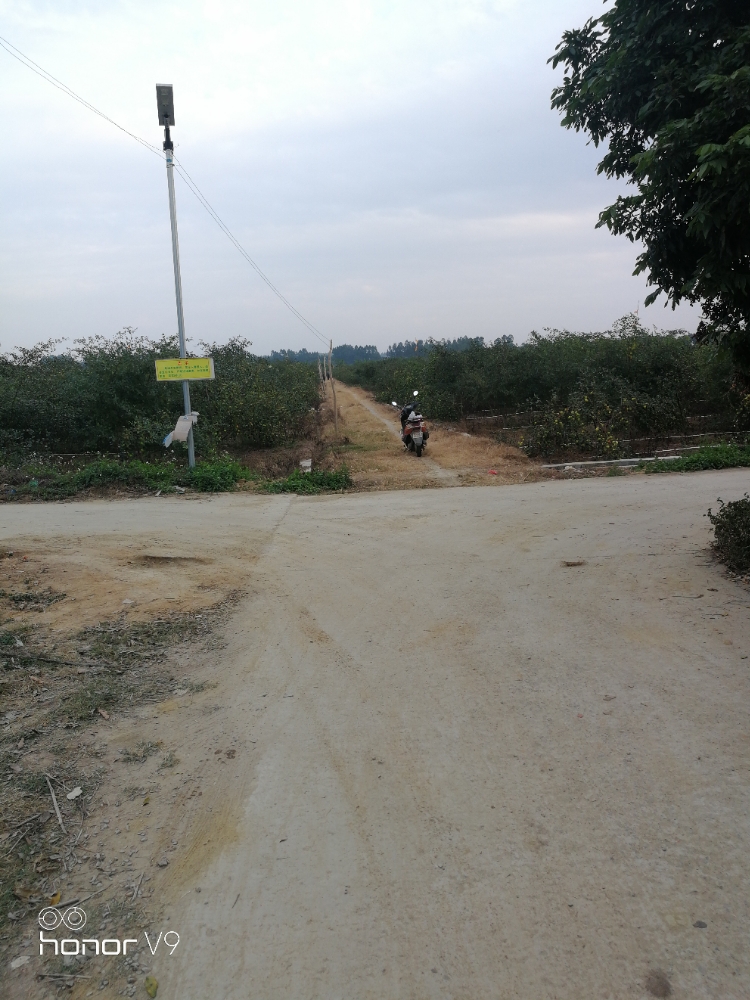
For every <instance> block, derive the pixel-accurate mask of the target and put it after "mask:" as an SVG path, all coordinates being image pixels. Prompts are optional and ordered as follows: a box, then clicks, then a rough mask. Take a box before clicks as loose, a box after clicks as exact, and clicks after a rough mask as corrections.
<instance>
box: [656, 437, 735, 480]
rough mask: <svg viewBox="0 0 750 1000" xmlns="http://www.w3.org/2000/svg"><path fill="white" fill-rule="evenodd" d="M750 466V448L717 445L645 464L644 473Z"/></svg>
mask: <svg viewBox="0 0 750 1000" xmlns="http://www.w3.org/2000/svg"><path fill="white" fill-rule="evenodd" d="M742 466H745V467H746V466H750V448H748V447H739V446H738V445H736V444H717V445H711V446H708V447H706V448H699V449H698V450H697V451H693V452H690V453H689V454H687V455H683V456H682V457H681V458H673V459H670V460H669V461H666V462H665V461H663V460H657V461H656V462H648V463H645V462H644V463H643V471H644V472H648V473H654V472H700V471H701V470H703V469H733V468H737V467H742Z"/></svg>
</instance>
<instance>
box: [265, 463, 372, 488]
mask: <svg viewBox="0 0 750 1000" xmlns="http://www.w3.org/2000/svg"><path fill="white" fill-rule="evenodd" d="M351 486H352V477H351V475H350V474H349V470H348V469H347V467H346V466H345V465H342V466H341V468H339V469H336V470H335V472H328V471H326V470H325V469H313V470H312V471H311V472H300V470H299V469H295V470H294V472H292V473H291V474H290V475H288V476H287V477H286V479H274V480H271V481H270V482H268V483H265V484H264V485H263V487H262V488H263V489H264V490H265V491H266V492H267V493H323V492H324V491H331V492H333V491H339V490H347V489H349V488H350V487H351Z"/></svg>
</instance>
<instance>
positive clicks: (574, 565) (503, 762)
mask: <svg viewBox="0 0 750 1000" xmlns="http://www.w3.org/2000/svg"><path fill="white" fill-rule="evenodd" d="M746 485H747V473H746V471H727V472H722V473H699V474H694V475H690V476H659V477H656V476H654V477H645V476H633V477H629V478H622V479H590V480H584V481H582V482H558V481H556V482H547V483H532V484H525V485H519V486H515V487H507V488H504V489H497V488H494V489H489V488H487V489H482V488H476V489H460V488H446V489H441V490H434V491H425V490H414V491H401V492H393V493H385V492H381V493H369V494H359V495H353V496H332V497H323V498H312V499H299V498H289V497H284V496H281V497H258V496H242V495H234V496H223V497H217V498H215V499H212V500H209V501H201V502H195V501H192V502H191V501H189V500H187V499H186V498H179V499H178V498H158V499H156V498H150V499H145V500H139V501H134V502H127V503H125V502H123V503H112V502H110V503H106V502H93V503H70V504H65V505H46V506H41V505H34V506H30V505H27V506H16V507H10V506H6V507H4V508H3V509H2V511H1V512H0V526H1V527H0V535H1V537H2V540H3V544H6V542H10V541H13V543H14V544H15V545H16V546H19V547H20V546H21V545H22V544H23V545H26V547H27V548H28V549H29V551H31V552H32V554H33V551H36V550H42V549H45V548H46V549H48V550H50V551H52V549H56V550H60V549H64V548H65V546H66V544H67V545H70V546H75V547H76V549H77V550H80V549H81V548H82V546H84V545H85V546H86V547H87V548H88V550H89V551H90V552H91V553H92V558H93V557H94V556H95V555H96V554H97V553H98V556H97V558H100V562H99V564H98V565H99V571H100V572H101V573H105V575H106V565H107V563H106V559H107V558H110V559H111V560H113V561H112V562H111V571H110V576H111V580H112V585H111V586H110V587H108V588H104V587H103V586H102V587H101V590H102V594H104V591H105V589H108V590H110V591H111V594H110V595H108V599H110V600H112V601H120V599H121V598H122V597H123V595H127V599H132V600H133V601H134V603H135V607H136V608H137V607H138V606H139V605H138V602H139V600H143V601H145V600H146V599H148V600H151V599H153V591H154V586H155V585H154V583H153V579H152V576H153V574H154V573H157V572H163V573H164V574H165V577H164V581H165V582H164V584H163V586H162V587H161V594H162V595H164V594H165V593H167V592H168V594H169V596H172V594H173V588H177V587H178V585H179V581H180V572H181V570H180V564H179V563H168V564H167V563H164V564H163V566H162V567H161V568H159V567H158V565H157V564H155V563H153V562H152V563H150V564H149V566H148V573H147V574H146V576H144V578H143V582H142V586H143V592H142V594H141V593H140V592H139V590H138V588H139V586H141V584H139V580H138V578H136V577H134V576H127V574H128V573H131V569H130V568H129V567H131V566H132V561H131V562H128V559H125V558H124V555H123V553H126V552H129V553H130V554H131V555H130V556H129V557H128V558H129V559H130V560H133V558H134V557H133V553H135V554H136V555H137V553H138V552H140V551H141V550H143V552H146V553H149V552H150V553H153V552H154V546H155V545H156V544H157V543H158V541H159V539H162V540H164V546H165V551H167V550H168V551H169V552H170V553H172V554H173V555H175V554H180V553H181V554H182V555H183V556H185V557H188V558H198V557H202V558H205V559H206V561H207V562H206V572H207V573H208V574H209V575H210V574H212V573H213V574H214V575H215V574H216V568H215V567H213V568H212V566H211V565H210V562H211V559H212V557H213V555H215V554H218V556H221V554H222V553H227V552H232V553H233V556H232V557H233V558H234V559H235V560H236V567H235V575H236V578H237V579H236V582H237V583H238V585H241V586H242V587H244V589H245V591H246V593H247V596H246V597H245V598H244V599H243V601H242V603H241V604H240V605H239V606H238V608H237V609H236V611H235V612H234V615H233V617H232V619H231V620H230V622H229V623H228V625H227V626H226V627H225V633H224V636H223V640H222V641H219V640H220V639H221V637H218V638H217V646H216V650H215V652H214V654H213V656H212V657H210V658H209V662H208V663H207V664H206V666H205V673H204V676H205V677H206V678H211V679H212V680H213V681H215V682H216V684H217V686H216V687H215V688H211V689H209V690H206V691H205V692H204V693H202V694H197V695H196V696H195V697H190V698H188V697H182V698H175V699H173V700H171V701H168V702H166V703H162V704H161V705H156V706H147V707H143V708H141V709H139V710H138V711H136V712H134V713H133V714H132V717H127V718H124V719H122V720H121V721H120V722H119V723H118V725H119V726H120V729H119V730H117V731H114V730H113V735H112V736H111V739H112V740H117V739H121V740H123V741H124V740H126V739H127V740H131V741H132V740H133V739H135V738H138V733H141V734H145V733H154V732H158V733H159V735H160V738H161V739H163V740H164V742H165V746H175V747H176V748H177V753H178V755H179V758H180V764H179V767H178V768H177V772H176V773H175V774H171V775H170V776H169V777H165V776H162V778H161V792H159V793H155V794H154V795H153V796H152V802H151V805H150V807H149V808H150V809H152V810H153V815H152V816H151V819H150V823H151V824H152V827H151V832H150V833H149V836H150V837H151V836H153V837H155V838H156V840H157V841H158V840H159V838H161V840H162V841H163V843H164V844H165V845H168V844H170V843H171V842H173V841H174V842H175V843H174V844H173V846H174V850H173V852H172V853H171V854H170V863H169V866H168V867H166V868H163V869H161V868H158V867H153V868H151V869H150V870H149V878H150V879H151V880H152V881H151V883H150V884H151V885H152V886H155V895H154V897H153V899H152V907H153V909H155V910H156V911H157V917H158V919H156V918H155V926H158V929H161V930H164V929H165V928H167V927H171V928H173V929H174V930H176V931H178V932H179V934H180V937H181V942H180V945H179V947H178V948H177V949H176V951H175V952H174V954H173V955H171V956H170V955H169V953H168V952H164V950H163V949H162V950H161V951H159V952H158V953H157V955H156V957H155V958H154V959H153V961H151V962H150V963H149V964H150V967H151V971H152V973H153V974H154V975H155V976H156V977H157V978H158V981H159V992H158V997H159V1000H162V998H165V1000H167V998H168V1000H172V998H175V1000H203V998H206V997H211V998H216V1000H241V998H242V1000H245V998H263V1000H266V998H268V1000H271V998H285V1000H303V998H304V1000H318V998H319V1000H345V998H346V1000H350V998H356V1000H363V998H373V1000H375V998H378V1000H380V998H403V1000H407V998H408V1000H414V998H425V1000H426V998H435V1000H437V998H441V1000H442V998H446V1000H447V998H453V1000H479V998H481V1000H490V998H491V1000H505V998H520V1000H532V998H533V1000H552V998H557V1000H563V998H564V1000H587V998H592V1000H593V998H615V1000H620V998H623V1000H624V998H630V997H637V998H645V997H648V996H649V995H650V994H648V993H647V992H646V989H645V985H644V984H645V981H646V977H647V975H648V973H649V970H652V969H656V968H659V969H661V970H663V971H664V973H665V974H666V976H667V977H668V979H669V980H670V982H671V984H672V988H673V994H672V995H673V996H674V997H676V998H678V1000H679V998H686V1000H687V998H723V1000H730V998H731V1000H744V998H747V997H748V996H750V949H748V947H747V941H748V930H750V912H749V906H750V904H749V903H748V900H749V899H750V895H749V893H748V890H749V886H748V857H750V827H749V825H748V815H749V813H748V805H749V804H750V802H749V798H750V796H749V795H748V792H749V786H750V770H749V767H748V764H749V763H750V761H749V756H750V725H749V723H750V719H749V714H750V668H749V667H748V663H750V661H749V660H748V659H747V658H746V657H747V655H748V652H750V649H749V647H750V642H749V641H748V640H749V639H750V629H748V606H749V605H750V593H748V590H747V589H746V588H745V587H743V586H742V585H740V584H738V583H736V582H734V581H732V580H729V579H727V578H726V576H725V575H724V572H723V571H722V570H721V568H720V567H718V566H716V565H715V564H714V563H713V562H712V560H711V558H710V555H709V553H708V548H707V546H708V542H709V525H708V522H707V520H706V519H705V518H704V517H703V516H702V515H703V513H704V511H705V510H706V509H707V507H708V506H709V505H710V504H712V503H713V504H714V506H715V501H716V497H717V495H721V496H723V497H725V498H734V497H738V496H740V495H741V494H742V493H743V492H744V489H745V488H746ZM102 553H104V555H102ZM107 553H110V554H112V553H115V554H116V559H115V555H110V556H107ZM105 557H106V558H105ZM118 560H119V561H118ZM566 563H569V564H571V565H566ZM183 566H184V567H190V566H192V567H196V566H197V567H198V570H196V569H195V568H193V569H191V570H190V572H191V574H192V576H190V577H186V579H187V582H185V580H183V584H182V586H183V589H182V590H177V589H175V590H174V595H175V596H177V597H179V598H180V601H182V602H188V603H189V602H190V601H191V600H192V599H193V598H192V597H191V590H190V588H191V587H192V588H193V589H194V590H195V589H196V588H198V587H199V586H200V572H199V570H200V564H198V563H192V564H191V563H185V564H183ZM118 567H119V568H118ZM149 574H151V575H149ZM196 574H197V575H196ZM210 583H211V586H219V585H220V584H221V581H220V580H218V579H215V580H212V581H210ZM86 608H89V611H86ZM90 610H91V607H90V601H89V604H86V602H85V601H84V602H83V603H82V613H89V612H90ZM134 613H135V612H134ZM222 642H223V645H222ZM156 727H158V729H157V728H156ZM118 734H119V735H118ZM141 738H143V735H141ZM228 749H230V750H231V751H232V753H230V754H228V753H227V750H228ZM144 766H145V765H144ZM111 799H114V794H113V795H112V796H111ZM136 805H137V806H138V808H140V803H136ZM126 806H127V803H125V802H124V803H123V810H124V809H125V807H126ZM115 815H117V814H115ZM125 818H127V817H126V816H125V815H123V818H122V821H121V822H122V824H123V834H122V841H123V846H125V844H124V841H125V839H126V835H125V832H124V829H125V828H124V820H125ZM154 825H155V829H154ZM114 826H115V823H114V822H113V823H112V828H113V827H114ZM134 835H135V834H133V836H134ZM102 836H104V834H102ZM154 856H155V857H156V856H158V852H155V854H154ZM71 887H72V888H74V886H73V885H72V883H71ZM199 890H200V891H199ZM698 921H701V922H703V923H704V924H705V925H706V926H705V927H695V926H694V924H695V923H696V922H698ZM112 930H116V928H112V927H110V931H112ZM32 954H33V953H32ZM36 961H37V959H34V960H33V961H32V962H30V963H29V964H28V965H26V966H25V967H24V968H21V969H18V970H17V971H16V972H13V973H12V974H10V976H9V978H8V982H9V983H10V991H11V995H12V996H21V995H27V994H28V995H31V991H32V990H33V989H35V988H36V987H34V985H33V975H34V962H36ZM95 961H96V960H93V962H91V963H89V965H88V966H87V968H88V969H91V968H92V967H93V964H94V963H95ZM87 974H90V975H92V976H93V977H94V978H93V980H91V981H78V982H77V984H76V986H75V987H74V988H73V990H72V991H71V992H70V993H69V994H68V995H73V996H74V997H79V996H80V997H83V996H89V995H95V996H102V997H109V996H112V997H114V996H115V995H116V992H115V990H114V988H113V985H112V984H114V982H115V979H114V977H112V980H111V983H110V985H108V986H105V987H102V988H101V989H99V988H98V987H99V981H98V974H97V973H95V972H88V973H87ZM122 982H123V983H124V980H123V981H122ZM41 988H42V990H44V989H48V988H49V990H50V993H49V994H48V995H50V996H51V995H53V994H52V992H51V990H52V987H51V986H49V987H48V986H43V987H41ZM137 990H138V992H137V994H136V995H137V996H144V997H145V995H146V994H145V992H144V990H143V986H142V977H141V978H139V979H138V982H137ZM33 995H35V996H36V995H37V994H33Z"/></svg>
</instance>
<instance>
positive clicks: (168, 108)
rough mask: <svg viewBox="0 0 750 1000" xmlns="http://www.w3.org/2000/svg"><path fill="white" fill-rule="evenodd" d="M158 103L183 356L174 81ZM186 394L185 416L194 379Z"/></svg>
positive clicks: (191, 454) (160, 91)
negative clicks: (171, 129)
mask: <svg viewBox="0 0 750 1000" xmlns="http://www.w3.org/2000/svg"><path fill="white" fill-rule="evenodd" d="M156 105H157V108H158V109H159V124H160V125H163V126H164V155H165V157H166V161H167V187H168V189H169V221H170V223H171V226H172V263H173V264H174V294H175V299H176V301H177V336H178V338H179V341H180V357H181V358H184V357H185V356H186V352H185V317H184V315H183V312H182V278H181V277H180V243H179V240H178V238H177V205H176V202H175V196H174V144H173V143H172V138H171V136H170V134H169V126H170V125H174V99H173V96H172V85H171V84H159V83H157V85H156ZM182 396H183V400H184V403H185V416H186V417H189V416H190V414H191V413H192V409H191V406H190V383H189V382H187V381H185V382H183V383H182ZM187 446H188V465H189V466H190V468H191V469H193V468H195V444H194V442H193V428H192V427H191V428H190V431H189V433H188V439H187Z"/></svg>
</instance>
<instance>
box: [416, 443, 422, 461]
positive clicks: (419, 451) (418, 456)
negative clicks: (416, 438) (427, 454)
mask: <svg viewBox="0 0 750 1000" xmlns="http://www.w3.org/2000/svg"><path fill="white" fill-rule="evenodd" d="M416 450H417V458H421V457H422V445H421V444H418V445H417V448H416Z"/></svg>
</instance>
